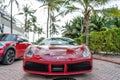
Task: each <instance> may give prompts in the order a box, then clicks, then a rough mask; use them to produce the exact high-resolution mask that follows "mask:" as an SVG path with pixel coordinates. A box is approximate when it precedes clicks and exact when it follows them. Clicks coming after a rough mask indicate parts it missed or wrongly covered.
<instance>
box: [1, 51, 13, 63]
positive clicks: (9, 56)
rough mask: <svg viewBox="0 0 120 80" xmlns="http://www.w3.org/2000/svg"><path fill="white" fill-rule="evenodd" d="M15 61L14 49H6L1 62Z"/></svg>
mask: <svg viewBox="0 0 120 80" xmlns="http://www.w3.org/2000/svg"><path fill="white" fill-rule="evenodd" d="M14 61H15V51H14V50H12V49H9V50H7V52H6V54H5V56H4V58H3V61H2V63H3V64H7V65H10V64H12V63H13V62H14Z"/></svg>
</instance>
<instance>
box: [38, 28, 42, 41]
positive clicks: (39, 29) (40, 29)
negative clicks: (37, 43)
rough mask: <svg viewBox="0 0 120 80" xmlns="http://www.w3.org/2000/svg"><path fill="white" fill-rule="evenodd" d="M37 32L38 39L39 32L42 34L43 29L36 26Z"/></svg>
mask: <svg viewBox="0 0 120 80" xmlns="http://www.w3.org/2000/svg"><path fill="white" fill-rule="evenodd" d="M37 33H38V39H39V37H40V34H42V33H43V29H42V28H40V27H38V28H37Z"/></svg>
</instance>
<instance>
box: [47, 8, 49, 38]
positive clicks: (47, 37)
mask: <svg viewBox="0 0 120 80" xmlns="http://www.w3.org/2000/svg"><path fill="white" fill-rule="evenodd" d="M49 16H50V12H49V6H48V18H47V38H48V26H49Z"/></svg>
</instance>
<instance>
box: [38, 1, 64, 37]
mask: <svg viewBox="0 0 120 80" xmlns="http://www.w3.org/2000/svg"><path fill="white" fill-rule="evenodd" d="M38 1H40V2H43V5H42V6H47V14H48V17H47V37H48V33H49V29H48V28H49V26H50V15H51V13H52V12H53V11H54V10H56V11H59V10H60V5H63V4H64V2H65V0H38ZM40 7H41V6H40Z"/></svg>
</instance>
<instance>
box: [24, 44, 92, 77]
mask: <svg viewBox="0 0 120 80" xmlns="http://www.w3.org/2000/svg"><path fill="white" fill-rule="evenodd" d="M30 50H31V52H32V53H33V55H32V57H29V56H26V54H25V55H24V60H23V68H24V71H25V72H29V73H34V74H42V75H73V74H82V73H86V72H91V71H92V55H91V53H90V56H89V57H85V58H84V57H83V55H82V53H83V52H84V51H85V45H81V46H31V47H30ZM34 65H38V66H40V65H43V66H42V67H41V66H40V67H39V68H38V67H37V66H34ZM74 65H76V66H74ZM81 65H84V66H81ZM33 66H34V68H36V69H37V68H38V70H36V69H33ZM80 66H81V67H80ZM45 67H47V68H46V69H47V71H46V70H45V71H42V70H43V69H44V68H45ZM40 68H42V69H40ZM69 68H71V69H69ZM72 68H82V69H72ZM56 69H57V70H58V71H56ZM59 70H60V71H59ZM72 70H73V71H72ZM77 70H78V71H77Z"/></svg>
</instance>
